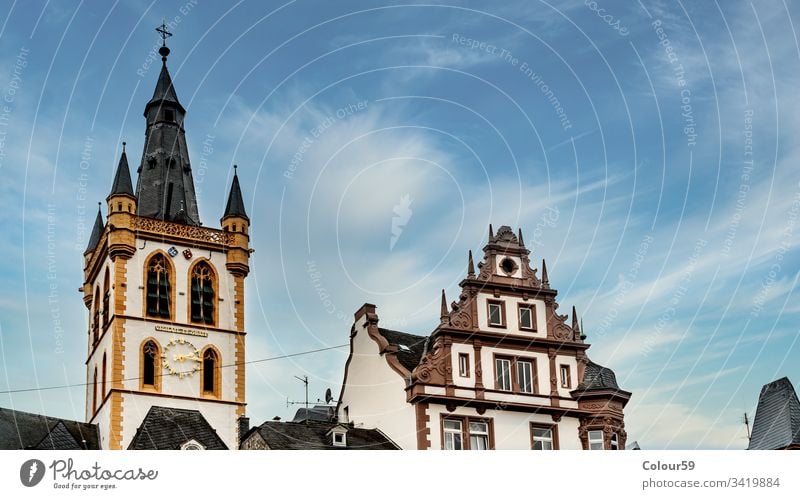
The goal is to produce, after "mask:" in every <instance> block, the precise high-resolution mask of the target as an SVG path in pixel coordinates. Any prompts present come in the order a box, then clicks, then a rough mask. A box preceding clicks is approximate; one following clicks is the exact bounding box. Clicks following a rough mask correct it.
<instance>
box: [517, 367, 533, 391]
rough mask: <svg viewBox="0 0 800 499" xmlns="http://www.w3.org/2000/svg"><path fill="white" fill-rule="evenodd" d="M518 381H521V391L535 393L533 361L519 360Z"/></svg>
mask: <svg viewBox="0 0 800 499" xmlns="http://www.w3.org/2000/svg"><path fill="white" fill-rule="evenodd" d="M517 383H519V391H521V392H523V393H533V363H532V362H531V361H529V360H518V361H517Z"/></svg>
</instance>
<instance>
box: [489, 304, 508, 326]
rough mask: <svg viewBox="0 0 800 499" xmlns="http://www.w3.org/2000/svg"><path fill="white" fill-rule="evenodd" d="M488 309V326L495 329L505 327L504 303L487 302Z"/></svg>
mask: <svg viewBox="0 0 800 499" xmlns="http://www.w3.org/2000/svg"><path fill="white" fill-rule="evenodd" d="M487 304H488V307H489V325H490V326H495V327H505V325H506V312H505V307H504V303H503V302H501V301H489V302H487Z"/></svg>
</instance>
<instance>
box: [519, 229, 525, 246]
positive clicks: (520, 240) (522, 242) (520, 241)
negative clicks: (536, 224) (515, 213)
mask: <svg viewBox="0 0 800 499" xmlns="http://www.w3.org/2000/svg"><path fill="white" fill-rule="evenodd" d="M518 238H519V245H520V247H522V248H524V247H525V242H524V241H523V240H522V227H520V228H519V236H518Z"/></svg>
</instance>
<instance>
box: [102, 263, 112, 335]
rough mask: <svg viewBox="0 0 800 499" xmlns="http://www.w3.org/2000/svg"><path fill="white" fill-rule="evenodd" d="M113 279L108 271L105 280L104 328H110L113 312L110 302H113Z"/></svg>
mask: <svg viewBox="0 0 800 499" xmlns="http://www.w3.org/2000/svg"><path fill="white" fill-rule="evenodd" d="M110 281H111V278H110V275H109V273H108V269H106V277H105V279H104V280H103V327H108V317H109V313H110V311H111V307H110V306H109V302H110V301H111V283H110Z"/></svg>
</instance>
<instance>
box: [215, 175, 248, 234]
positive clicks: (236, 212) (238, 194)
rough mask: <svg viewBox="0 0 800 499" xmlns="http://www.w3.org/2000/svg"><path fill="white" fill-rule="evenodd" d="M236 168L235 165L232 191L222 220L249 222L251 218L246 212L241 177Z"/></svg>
mask: <svg viewBox="0 0 800 499" xmlns="http://www.w3.org/2000/svg"><path fill="white" fill-rule="evenodd" d="M236 168H237V166H236V165H233V183H232V184H231V191H230V193H229V194H228V203H227V204H226V205H225V214H224V215H222V220H225V219H226V218H228V217H241V218H243V219H245V220H248V221H249V220H250V218H249V217H248V216H247V212H246V211H245V210H244V200H243V199H242V188H241V187H239V176H238V175H237V174H236ZM223 223H224V222H223Z"/></svg>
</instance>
